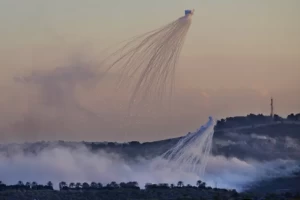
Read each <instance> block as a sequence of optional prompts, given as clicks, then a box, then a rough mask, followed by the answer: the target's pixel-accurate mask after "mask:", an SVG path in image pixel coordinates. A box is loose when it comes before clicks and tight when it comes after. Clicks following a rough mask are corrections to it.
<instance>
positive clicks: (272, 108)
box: [270, 97, 274, 119]
mask: <svg viewBox="0 0 300 200" xmlns="http://www.w3.org/2000/svg"><path fill="white" fill-rule="evenodd" d="M270 105H271V114H270V117H271V118H272V119H273V117H274V104H273V97H271V104H270Z"/></svg>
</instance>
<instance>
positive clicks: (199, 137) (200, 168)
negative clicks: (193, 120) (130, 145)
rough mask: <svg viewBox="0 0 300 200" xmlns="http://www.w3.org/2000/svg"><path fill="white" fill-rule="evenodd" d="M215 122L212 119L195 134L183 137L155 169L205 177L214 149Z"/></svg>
mask: <svg viewBox="0 0 300 200" xmlns="http://www.w3.org/2000/svg"><path fill="white" fill-rule="evenodd" d="M214 125H215V122H214V120H213V118H212V117H210V118H209V121H208V122H207V123H206V124H205V125H204V126H202V127H201V128H200V129H199V130H197V131H196V132H194V133H190V134H188V135H187V136H185V137H183V138H182V139H181V140H179V141H178V143H177V144H176V145H175V146H174V147H172V148H171V149H169V150H168V151H166V152H165V153H164V154H162V155H161V156H160V158H159V159H162V160H163V162H161V161H159V162H158V163H157V165H156V166H155V167H159V168H161V167H167V168H173V169H176V170H178V169H179V170H182V171H186V172H192V173H195V174H197V175H198V176H199V177H203V175H204V171H205V168H206V165H207V161H208V158H209V154H210V152H211V149H212V139H213V134H214Z"/></svg>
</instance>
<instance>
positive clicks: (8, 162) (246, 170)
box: [0, 147, 297, 190]
mask: <svg viewBox="0 0 300 200" xmlns="http://www.w3.org/2000/svg"><path fill="white" fill-rule="evenodd" d="M151 165H152V160H141V161H140V162H137V163H134V164H129V163H127V162H126V161H125V160H123V159H122V158H121V157H120V156H118V155H116V154H110V153H106V152H98V153H91V152H90V151H88V150H87V149H85V148H83V147H78V148H77V149H75V150H70V149H67V148H61V147H57V148H55V149H45V150H43V151H41V152H40V153H38V154H37V155H24V154H23V153H21V151H20V152H19V153H15V154H14V155H13V156H10V157H6V156H3V155H0V177H1V181H3V182H5V183H8V184H14V183H17V182H18V181H19V180H22V181H24V182H26V181H37V182H38V183H46V182H47V181H52V182H53V183H54V184H55V185H56V186H57V185H58V182H60V181H66V182H77V181H79V182H84V181H87V182H92V181H95V182H101V183H104V184H107V183H110V182H111V181H116V182H123V181H124V182H126V181H137V182H138V183H139V185H140V186H141V187H143V186H144V184H145V183H174V184H176V183H177V182H178V181H183V182H184V184H191V185H195V184H196V181H197V180H198V179H200V178H199V177H198V176H197V174H195V173H192V172H189V173H188V172H184V171H181V170H177V171H173V170H171V169H168V168H162V169H154V168H152V167H151ZM291 166H297V165H295V161H285V160H275V161H271V162H266V163H260V162H256V161H247V162H246V161H242V160H239V159H236V158H232V159H226V158H224V157H222V156H217V157H213V156H211V157H210V158H209V161H208V166H207V170H206V174H205V176H204V177H203V178H202V180H203V181H205V182H207V184H208V185H210V186H212V187H215V186H216V184H217V186H218V187H223V188H235V189H237V190H241V189H242V187H243V186H245V185H247V184H248V183H252V182H254V181H257V180H261V179H266V178H270V177H274V176H279V175H288V174H290V173H291V172H292V171H294V170H295V169H296V167H291Z"/></svg>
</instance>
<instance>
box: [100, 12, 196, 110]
mask: <svg viewBox="0 0 300 200" xmlns="http://www.w3.org/2000/svg"><path fill="white" fill-rule="evenodd" d="M191 15H192V14H187V15H185V16H183V17H181V18H179V19H177V20H175V21H173V22H171V23H170V24H168V25H166V26H163V27H162V28H159V29H157V30H154V31H150V32H148V33H146V34H143V35H141V36H137V37H135V38H133V39H132V40H130V41H129V42H127V43H126V44H125V45H124V46H123V47H122V48H120V49H119V50H117V51H115V52H114V53H112V54H111V55H110V56H108V58H106V59H105V60H104V61H103V63H107V66H108V68H107V69H106V70H105V72H104V73H107V72H109V71H110V70H112V69H114V68H116V69H117V70H118V72H120V74H121V76H120V79H119V81H118V85H119V86H123V87H131V86H130V84H129V82H131V81H133V82H134V83H133V88H132V94H131V95H130V100H129V103H130V106H131V104H133V103H135V102H139V101H142V100H145V99H146V98H148V97H150V99H152V100H159V101H161V100H162V99H163V97H164V96H165V95H166V96H169V97H170V96H171V95H172V88H173V84H174V75H175V68H176V64H177V61H178V57H179V55H180V52H181V49H182V46H183V43H184V40H185V37H186V35H187V32H188V30H189V27H190V25H191ZM118 67H119V69H118ZM130 106H129V107H130Z"/></svg>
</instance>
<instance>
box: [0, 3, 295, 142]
mask: <svg viewBox="0 0 300 200" xmlns="http://www.w3.org/2000/svg"><path fill="white" fill-rule="evenodd" d="M185 9H195V14H194V16H193V22H192V25H191V28H190V30H189V33H188V36H187V40H186V42H185V45H184V49H183V51H182V54H181V57H180V62H179V66H178V70H177V75H176V91H177V92H176V95H175V97H174V98H175V100H174V105H173V109H172V111H171V112H162V113H154V114H153V113H149V112H146V111H142V110H141V111H140V115H142V116H140V117H137V119H136V118H134V119H131V120H128V119H124V116H125V114H124V111H123V110H122V109H118V108H119V106H120V105H121V104H122V94H119V96H118V98H117V97H115V98H116V99H115V100H114V101H111V100H108V99H111V98H112V97H111V95H113V94H112V92H110V91H111V88H112V86H110V85H109V83H106V84H104V85H103V84H101V83H97V85H96V86H95V85H94V86H90V85H89V86H82V87H79V88H77V87H76V88H75V86H74V87H72V86H69V88H71V89H74V88H75V89H76V91H75V89H74V90H72V91H71V89H70V90H68V91H65V90H64V89H62V88H59V89H57V88H55V91H57V90H59V91H60V90H61V91H63V94H58V93H55V94H52V93H51V94H52V95H53V96H55V98H57V99H63V100H61V101H60V103H59V106H57V105H54V107H51V106H49V105H48V104H45V103H41V101H40V98H41V96H43V95H45V94H40V93H42V92H41V91H40V89H41V87H42V86H41V87H40V88H39V87H35V86H33V85H30V84H23V85H22V84H20V83H16V82H15V81H14V77H16V76H26V75H28V74H30V73H31V71H32V70H50V71H51V70H54V69H56V68H59V67H67V66H68V65H72V62H73V58H74V55H77V54H78V55H79V54H80V55H84V56H83V57H84V58H85V59H88V60H90V61H91V62H93V64H94V65H97V63H98V62H100V61H101V58H102V57H103V55H101V51H102V50H103V49H105V48H106V47H108V46H110V45H112V44H115V43H117V42H119V41H122V40H124V39H127V38H130V37H132V36H134V35H137V34H140V33H144V32H147V31H150V30H153V29H156V28H158V27H160V26H162V25H165V24H167V23H169V22H171V21H173V20H175V19H176V18H179V17H181V16H182V15H183V14H184V10H185ZM299 9H300V1H299V0H287V1H282V0H244V1H241V0H186V1H183V0H151V1H146V0H127V1H125V0H85V1H82V0H52V1H41V0H26V1H21V0H1V1H0V25H1V29H0V44H1V45H0V92H1V100H0V109H1V110H2V112H1V116H0V120H1V122H0V143H1V142H2V141H4V142H13V141H32V140H60V139H66V140H89V141H90V140H97V141H101V140H110V141H124V140H141V141H149V140H156V139H163V138H169V137H176V136H179V135H182V134H185V133H187V132H188V131H193V130H195V129H196V128H198V127H199V126H200V125H201V124H202V123H204V122H205V121H206V119H207V117H208V116H209V115H211V116H213V117H215V118H217V119H218V118H221V117H226V116H235V115H245V114H247V113H250V112H252V113H256V114H257V113H264V114H268V113H269V99H270V97H271V96H273V97H274V99H275V112H277V113H278V114H280V115H283V116H285V115H287V114H289V113H291V112H300V37H299V35H300V21H299V20H300V12H299ZM53 81H54V80H53ZM43 83H44V82H43ZM55 83H56V82H55V81H54V82H53V83H51V84H52V89H53V87H54V86H53V84H54V85H55ZM47 84H49V83H48V82H47ZM47 89H49V87H47V86H44V88H43V87H42V90H43V91H44V93H46V92H47ZM45 91H46V92H45ZM51 91H52V90H51ZM51 94H50V96H51ZM47 95H49V94H47ZM59 95H62V96H59ZM47 98H48V97H47ZM65 104H67V106H66V105H65ZM79 105H80V106H79ZM52 106H53V105H52ZM62 107H63V108H64V109H65V110H64V111H62V110H61V108H62ZM78 107H82V109H78ZM56 109H57V110H56ZM85 110H89V111H93V112H95V113H97V116H94V117H93V116H85V115H86V113H85ZM87 112H88V111H87ZM155 112H156V111H155ZM97 117H99V118H97ZM79 122H80V123H82V124H80V123H79Z"/></svg>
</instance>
